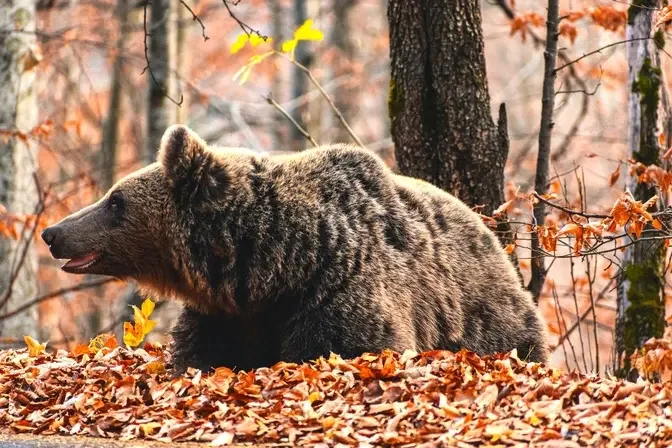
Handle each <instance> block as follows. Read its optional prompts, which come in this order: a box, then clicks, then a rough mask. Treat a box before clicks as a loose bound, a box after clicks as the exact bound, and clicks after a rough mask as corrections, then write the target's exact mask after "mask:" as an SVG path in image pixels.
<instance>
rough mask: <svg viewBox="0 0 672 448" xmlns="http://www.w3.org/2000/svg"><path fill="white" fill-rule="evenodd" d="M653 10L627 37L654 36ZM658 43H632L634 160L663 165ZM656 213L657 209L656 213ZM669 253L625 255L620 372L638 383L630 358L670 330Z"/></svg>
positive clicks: (647, 246) (642, 193) (646, 246)
mask: <svg viewBox="0 0 672 448" xmlns="http://www.w3.org/2000/svg"><path fill="white" fill-rule="evenodd" d="M636 3H637V5H638V6H645V7H648V8H653V7H654V6H656V4H657V2H656V1H653V0H640V1H638V2H636ZM651 11H652V9H645V8H635V7H631V8H630V9H629V12H628V28H627V38H628V39H633V38H638V37H642V36H650V33H651V26H652V20H653V14H652V12H651ZM656 52H657V48H656V44H655V42H650V41H633V42H629V44H628V65H629V85H630V87H631V92H630V94H629V99H628V102H629V104H628V111H629V123H630V131H629V133H628V146H629V156H630V158H632V159H634V160H635V161H637V162H641V163H643V164H645V165H650V164H659V163H660V149H661V148H660V146H659V143H658V130H657V124H658V111H659V108H660V89H661V88H662V77H661V70H660V67H658V66H657V63H656V61H657V60H658V58H657V57H656V56H657V54H656ZM630 182H631V183H630V185H629V188H630V190H631V191H633V195H634V196H635V198H636V199H638V200H641V201H646V200H648V199H650V198H651V197H652V196H654V195H655V194H656V189H655V188H654V187H650V186H648V185H646V184H641V183H637V182H636V180H632V181H630ZM650 211H655V210H650ZM664 257H665V248H664V247H663V245H662V244H661V243H660V242H658V241H639V242H638V243H637V244H635V245H634V246H631V247H630V248H628V250H627V251H626V254H625V259H624V263H623V267H624V269H623V272H622V274H621V275H622V282H621V287H620V288H619V291H618V301H617V319H616V337H615V339H616V341H615V343H616V344H615V345H616V347H615V351H616V353H615V354H616V356H615V357H614V359H615V366H614V367H615V369H614V370H615V373H616V374H617V375H618V376H621V377H628V378H630V379H633V378H634V377H636V372H635V371H633V370H632V368H631V365H630V359H629V357H630V355H631V354H632V353H633V352H634V351H635V350H636V349H637V348H639V347H641V345H642V344H643V343H644V342H645V341H646V340H647V339H649V338H651V337H661V336H662V335H663V332H664V329H665V302H664V299H663V291H662V289H663V288H662V285H663V263H664Z"/></svg>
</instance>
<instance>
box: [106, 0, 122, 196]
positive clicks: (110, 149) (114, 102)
mask: <svg viewBox="0 0 672 448" xmlns="http://www.w3.org/2000/svg"><path fill="white" fill-rule="evenodd" d="M128 6H129V5H128V0H119V3H118V4H117V18H118V20H119V37H118V39H117V51H116V55H115V59H114V67H113V69H112V85H111V87H110V107H109V110H108V113H107V119H106V120H105V124H104V127H103V144H102V147H101V148H100V167H101V171H102V179H101V189H102V190H103V191H107V190H109V189H110V188H111V187H112V185H114V180H115V168H116V159H117V142H118V140H119V119H120V115H121V99H122V92H123V88H122V76H123V67H124V52H125V49H124V47H125V45H126V40H127V37H128V35H129V30H128V16H129V10H128Z"/></svg>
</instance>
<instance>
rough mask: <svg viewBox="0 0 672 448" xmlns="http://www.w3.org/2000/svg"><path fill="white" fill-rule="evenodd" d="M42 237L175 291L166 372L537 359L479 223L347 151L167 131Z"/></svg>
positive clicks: (538, 338)
mask: <svg viewBox="0 0 672 448" xmlns="http://www.w3.org/2000/svg"><path fill="white" fill-rule="evenodd" d="M44 237H45V241H47V242H48V243H49V244H50V246H51V250H52V253H53V255H54V256H55V257H57V258H64V257H76V258H75V260H73V261H72V262H71V263H69V264H70V265H71V266H68V265H67V264H66V266H65V267H64V269H65V270H67V271H69V272H75V273H84V272H86V273H96V274H104V275H113V276H117V277H121V278H133V279H136V280H137V281H138V282H139V283H140V284H141V285H142V286H143V287H144V288H146V289H148V290H150V291H152V292H153V293H155V294H156V295H157V296H162V297H174V298H177V299H180V300H182V301H183V303H184V305H185V306H184V309H183V312H182V315H181V316H180V318H179V319H178V321H177V323H176V325H175V327H174V331H173V337H174V343H173V347H172V351H173V357H174V362H175V365H176V367H177V369H178V370H183V369H185V368H186V367H187V366H195V367H199V368H203V369H207V368H209V367H213V366H220V365H227V366H229V367H239V368H245V369H247V368H251V367H257V366H262V365H270V364H272V363H274V362H276V361H279V360H285V361H302V360H308V359H313V358H316V357H319V356H321V355H325V356H328V355H329V352H330V351H333V352H335V353H339V354H341V355H342V356H344V357H354V356H356V355H359V354H361V353H362V352H365V351H380V350H382V349H385V348H391V349H394V350H398V351H403V350H404V349H415V350H418V351H423V350H430V349H452V350H457V349H459V348H462V347H465V348H467V349H470V350H473V351H475V352H477V353H479V354H486V353H493V352H504V351H510V350H512V349H514V348H517V349H518V353H519V354H520V356H521V357H526V356H529V358H530V359H532V360H535V361H544V360H545V359H546V356H547V347H546V340H545V331H544V329H543V327H544V326H543V323H542V321H541V320H540V317H539V315H538V313H537V310H536V308H535V306H534V304H533V302H532V300H531V297H530V295H529V294H528V293H527V292H526V291H525V290H524V289H523V288H522V287H521V285H520V282H519V281H518V278H517V275H516V272H515V270H514V268H513V266H512V265H511V263H510V261H509V259H508V257H507V255H506V254H505V252H504V250H503V249H502V247H501V245H500V244H499V242H498V240H497V238H496V237H495V236H494V235H493V233H492V232H491V231H490V230H489V229H488V228H487V227H486V226H485V225H484V224H483V222H482V221H481V219H480V217H479V216H478V215H477V214H476V213H474V212H473V211H471V210H470V209H469V208H468V207H467V206H466V205H465V204H463V203H462V202H460V201H459V200H457V199H456V198H455V197H453V196H451V195H450V194H448V193H446V192H443V191H441V190H439V189H437V188H435V187H433V186H431V185H430V184H428V183H425V182H422V181H419V180H414V179H410V178H406V177H403V176H399V175H396V174H393V173H392V172H391V171H390V170H389V169H388V168H387V167H386V166H385V165H384V163H383V162H382V161H381V160H380V159H379V158H378V157H376V156H375V155H373V154H372V153H370V152H368V151H366V150H361V149H355V148H353V147H350V146H346V145H333V146H326V147H322V148H318V149H311V150H306V151H304V152H302V153H298V154H292V155H282V156H269V157H265V156H260V155H257V154H254V153H253V152H250V151H247V150H238V149H218V148H208V146H207V145H206V144H205V142H203V141H202V140H201V139H200V138H199V137H198V136H197V135H195V134H194V133H193V132H191V131H190V130H189V129H187V128H185V127H183V126H173V127H171V128H169V129H168V130H167V131H166V134H165V136H164V139H163V142H162V145H161V150H160V154H159V161H158V162H157V163H155V164H152V165H150V166H148V167H147V168H145V169H142V170H140V171H138V172H136V173H134V174H132V175H130V176H128V177H127V178H125V179H123V180H121V181H120V182H118V183H117V184H116V185H115V186H114V187H113V188H112V189H111V190H110V192H108V193H107V194H106V195H105V197H104V198H102V199H101V200H100V201H99V202H98V203H96V204H94V205H92V206H90V207H88V208H87V209H84V210H82V211H81V212H79V213H78V214H76V215H73V216H71V217H68V218H66V219H65V220H64V221H62V222H61V223H59V224H56V225H55V226H53V228H50V229H48V230H47V231H45V236H44ZM91 254H94V255H91ZM85 256H86V257H88V258H86V257H85ZM91 257H93V259H94V260H95V261H94V262H93V263H92V264H90V265H84V266H81V264H82V262H83V261H86V260H90V259H91ZM78 265H80V266H78Z"/></svg>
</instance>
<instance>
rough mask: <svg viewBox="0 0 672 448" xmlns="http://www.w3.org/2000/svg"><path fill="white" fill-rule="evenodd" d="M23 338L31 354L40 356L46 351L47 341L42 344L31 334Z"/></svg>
mask: <svg viewBox="0 0 672 448" xmlns="http://www.w3.org/2000/svg"><path fill="white" fill-rule="evenodd" d="M23 340H24V341H25V342H26V346H28V354H29V355H30V356H38V355H39V354H40V353H44V349H45V348H47V344H46V343H44V344H40V343H39V342H37V341H36V340H35V339H33V338H31V337H30V336H24V337H23Z"/></svg>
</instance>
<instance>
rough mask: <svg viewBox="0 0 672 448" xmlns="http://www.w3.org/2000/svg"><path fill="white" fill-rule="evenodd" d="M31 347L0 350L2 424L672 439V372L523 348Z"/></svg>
mask: <svg viewBox="0 0 672 448" xmlns="http://www.w3.org/2000/svg"><path fill="white" fill-rule="evenodd" d="M109 340H110V339H109V338H108V339H106V341H109ZM98 342H102V340H101V341H98ZM109 345H112V344H111V343H110V344H109ZM97 346H98V345H96V347H97ZM648 353H651V352H648ZM27 355H28V353H27V352H26V349H22V350H18V351H13V350H5V351H1V352H0V375H2V378H3V380H4V381H3V382H2V384H1V385H0V425H3V426H6V427H9V428H11V429H12V430H13V431H16V432H27V433H33V434H45V435H48V434H61V435H91V436H96V437H105V438H118V439H122V440H133V439H145V440H157V441H163V442H176V441H197V442H208V443H209V444H210V445H211V446H224V445H230V444H234V443H252V444H263V443H274V444H283V445H321V446H334V445H339V444H350V445H360V446H381V445H402V444H406V445H419V444H428V445H431V446H441V445H444V446H445V445H450V446H479V445H487V444H491V443H496V444H504V445H510V444H513V445H515V444H518V445H521V444H522V445H530V444H539V443H542V442H543V443H545V444H547V443H554V444H556V445H555V446H560V445H557V444H563V445H562V446H579V445H586V444H592V445H600V444H602V445H604V444H608V443H610V442H611V441H613V440H616V438H620V439H619V440H622V441H625V442H627V443H628V444H634V445H637V444H642V445H650V444H657V443H669V442H670V441H672V424H670V418H671V417H672V411H670V409H672V407H671V406H670V399H671V398H672V384H670V383H666V384H660V383H658V384H653V383H647V382H638V383H629V382H625V381H616V380H613V379H608V378H600V377H597V376H583V375H579V374H576V373H564V372H561V371H559V370H557V369H551V368H548V367H546V366H544V365H541V364H537V363H525V362H523V361H521V360H520V359H518V358H517V357H516V356H515V354H514V353H512V354H508V355H504V354H502V355H494V356H486V357H479V356H477V355H476V354H474V353H470V352H467V351H460V352H458V353H451V352H447V351H432V352H427V353H422V354H417V353H414V352H410V351H409V352H405V353H403V354H398V353H393V352H390V351H385V352H383V353H380V354H370V353H367V354H364V355H362V356H360V357H358V358H356V359H353V360H344V359H341V358H340V357H338V356H336V355H332V356H330V357H329V358H328V359H324V358H320V359H318V360H316V361H314V362H312V363H307V364H301V365H297V364H291V363H284V362H281V363H278V364H276V365H275V366H272V367H268V368H260V369H257V370H253V371H249V372H233V371H232V370H230V369H229V368H227V367H220V368H218V369H216V370H214V371H213V372H201V371H199V370H196V369H189V370H188V371H187V372H186V374H185V375H184V376H181V377H176V378H171V377H169V376H168V375H167V374H166V372H165V371H164V370H158V371H154V370H153V369H150V368H149V366H150V365H152V363H157V364H160V365H161V364H163V363H164V359H165V358H167V357H168V356H169V354H168V353H167V352H165V351H164V349H163V348H162V347H161V346H159V345H154V344H149V343H146V344H145V345H144V346H143V348H138V349H135V350H132V349H129V348H125V347H118V346H117V347H114V348H110V347H106V346H105V345H103V346H102V347H100V348H99V351H98V352H97V353H96V354H95V355H94V356H93V357H89V356H88V355H87V356H84V355H75V354H74V353H72V352H66V351H65V350H58V351H56V352H55V353H50V354H43V355H41V356H39V357H37V358H35V357H29V356H27Z"/></svg>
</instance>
